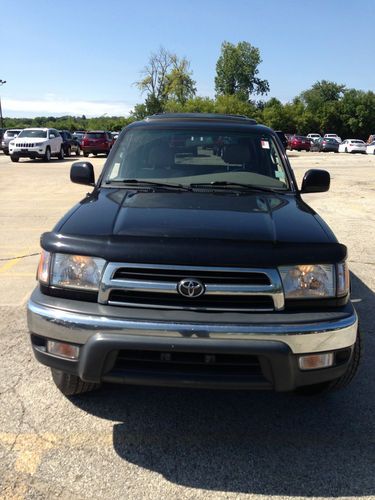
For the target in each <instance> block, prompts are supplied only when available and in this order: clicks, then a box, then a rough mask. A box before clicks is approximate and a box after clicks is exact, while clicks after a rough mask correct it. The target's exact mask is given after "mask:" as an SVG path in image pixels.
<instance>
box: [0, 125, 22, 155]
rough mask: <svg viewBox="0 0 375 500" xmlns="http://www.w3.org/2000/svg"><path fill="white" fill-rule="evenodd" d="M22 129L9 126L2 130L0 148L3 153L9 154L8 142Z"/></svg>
mask: <svg viewBox="0 0 375 500" xmlns="http://www.w3.org/2000/svg"><path fill="white" fill-rule="evenodd" d="M21 131H22V129H21V128H10V129H8V130H6V131H5V132H4V135H3V138H2V140H1V149H2V150H3V152H4V154H6V155H9V142H10V141H11V140H12V139H14V138H15V137H17V136H18V134H19V133H20V132H21Z"/></svg>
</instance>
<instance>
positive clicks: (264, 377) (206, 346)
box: [28, 290, 357, 391]
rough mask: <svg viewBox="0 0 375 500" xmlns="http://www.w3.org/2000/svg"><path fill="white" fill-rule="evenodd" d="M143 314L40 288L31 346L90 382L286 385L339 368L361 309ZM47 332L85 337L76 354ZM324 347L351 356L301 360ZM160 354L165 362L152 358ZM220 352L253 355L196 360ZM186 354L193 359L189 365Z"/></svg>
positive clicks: (331, 375)
mask: <svg viewBox="0 0 375 500" xmlns="http://www.w3.org/2000/svg"><path fill="white" fill-rule="evenodd" d="M72 302H74V306H72ZM57 306H58V307H57ZM128 313H129V314H128ZM139 314H144V317H143V318H141V319H140V318H136V317H132V316H134V310H132V311H131V310H129V311H128V310H127V309H125V308H121V307H113V306H103V305H100V304H88V303H85V302H77V301H69V300H65V299H58V300H56V299H55V298H53V297H46V296H43V295H42V294H41V293H40V292H39V291H38V290H36V291H34V293H33V295H32V297H31V299H30V301H29V303H28V326H29V330H30V332H31V339H32V346H33V350H34V354H35V356H36V357H37V359H38V360H39V361H40V362H42V363H44V364H46V365H47V366H50V367H54V368H57V369H60V370H63V371H66V372H69V373H73V374H76V375H79V377H81V378H82V380H85V381H90V382H101V381H111V382H120V383H121V382H122V383H131V384H144V385H166V386H184V387H208V388H242V389H275V390H278V391H288V390H293V389H295V388H296V387H299V386H303V385H310V384H314V383H319V382H323V381H327V380H333V379H335V378H337V377H339V376H341V375H342V374H343V373H344V372H345V371H346V369H347V365H348V362H349V361H350V356H351V352H352V346H353V345H354V343H355V340H356V336H357V316H356V313H355V311H354V309H353V307H352V306H351V304H349V305H348V306H346V307H345V311H343V312H342V314H336V315H335V317H332V315H331V317H330V315H328V316H327V315H324V314H322V313H320V315H319V314H318V313H317V314H316V318H315V320H313V317H314V315H311V314H310V317H309V318H307V320H306V321H305V322H301V320H300V319H301V318H300V316H299V315H297V316H296V317H295V318H294V316H295V315H291V314H289V315H285V314H283V313H272V314H259V315H253V314H248V315H247V318H249V319H248V322H247V323H245V322H243V318H241V319H242V322H240V320H239V321H238V322H233V323H225V322H218V320H220V315H215V319H216V321H215V322H214V321H213V320H212V317H211V320H210V321H202V320H200V321H196V318H197V317H199V315H198V316H196V315H192V320H191V321H190V322H187V321H186V320H184V321H178V320H176V319H173V320H172V319H170V320H167V317H166V316H165V315H164V317H163V318H162V319H149V318H147V313H145V312H144V311H142V312H141V313H139V311H138V315H139ZM155 314H156V315H157V314H159V313H158V312H155ZM206 315H207V313H206ZM238 316H245V315H244V314H242V315H238ZM262 317H263V320H262ZM283 317H284V319H285V321H284V322H283V321H282V318H283ZM252 318H254V321H252ZM293 319H294V322H293ZM47 339H54V340H60V341H65V342H70V343H73V344H76V345H80V356H79V359H78V360H76V361H72V360H68V359H62V358H59V357H57V356H54V355H51V354H50V353H48V352H47V350H46V340H47ZM324 351H335V352H340V353H341V354H342V353H343V352H344V351H346V354H347V356H346V357H345V356H344V357H343V356H341V357H340V359H341V360H344V361H342V362H337V363H336V362H335V364H334V366H333V367H330V368H325V369H320V370H313V371H301V370H300V369H299V368H298V357H299V355H300V354H309V353H317V352H324ZM124 353H125V354H126V353H127V354H126V356H127V359H128V360H129V353H130V354H135V353H138V354H137V356H138V361H139V357H141V358H142V362H139V363H138V365H137V364H136V365H134V362H133V361H131V362H129V365H127V362H125V363H124V362H122V363H120V362H119V360H120V358H121V356H125V354H124ZM139 353H141V354H139ZM142 353H143V354H146V356H143V354H142ZM159 354H160V356H161V359H164V361H166V363H159V364H158V363H157V362H151V361H150V359H151V358H155V356H157V357H158V355H159ZM223 355H224V356H227V358H228V356H229V358H228V359H237V360H238V359H241V358H242V357H243V356H245V357H246V356H247V358H246V359H250V358H251V360H252V362H253V361H254V360H255V361H256V362H254V363H253V364H252V365H251V367H248V368H246V367H245V368H244V369H241V370H239V369H238V366H235V367H233V370H234V371H233V372H231V369H230V367H229V368H228V367H226V369H225V370H220V369H218V367H217V366H216V367H215V366H214V365H212V366H206V365H205V362H203V363H200V364H199V363H198V361H197V360H198V358H199V356H200V359H204V360H207V363H210V362H212V360H215V359H216V358H217V359H220V358H222V357H223ZM126 356H125V357H126ZM181 356H182V358H183V362H182V364H181V365H179V363H178V362H175V363H174V364H173V363H171V362H170V361H173V358H176V359H177V360H178V359H182V358H181ZM202 356H203V358H202ZM130 357H132V356H130ZM146 358H147V359H146ZM187 358H189V359H190V360H192V361H191V363H190V361H189V363H190V364H189V366H187V364H186V359H187ZM243 359H245V358H243ZM337 359H339V358H337ZM157 361H158V362H159V361H160V359H159V358H158V359H157ZM197 363H198V365H197ZM194 364H195V365H194ZM194 366H195V368H194ZM231 366H232V365H231ZM211 368H212V369H211Z"/></svg>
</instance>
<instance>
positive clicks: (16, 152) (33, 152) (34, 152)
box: [9, 148, 46, 158]
mask: <svg viewBox="0 0 375 500" xmlns="http://www.w3.org/2000/svg"><path fill="white" fill-rule="evenodd" d="M45 152H46V151H45V148H30V149H17V148H13V149H9V153H10V155H11V156H16V157H18V158H43V157H44V154H45Z"/></svg>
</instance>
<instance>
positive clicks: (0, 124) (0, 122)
mask: <svg viewBox="0 0 375 500" xmlns="http://www.w3.org/2000/svg"><path fill="white" fill-rule="evenodd" d="M4 83H6V80H1V79H0V85H4ZM0 127H1V128H4V120H3V111H2V109H1V96H0Z"/></svg>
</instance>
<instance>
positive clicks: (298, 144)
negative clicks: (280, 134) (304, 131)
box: [288, 135, 311, 151]
mask: <svg viewBox="0 0 375 500" xmlns="http://www.w3.org/2000/svg"><path fill="white" fill-rule="evenodd" d="M288 146H289V149H290V150H291V151H293V149H296V150H297V151H302V150H304V151H310V148H311V142H310V139H308V138H307V137H305V136H303V135H292V136H291V137H290V138H289V140H288Z"/></svg>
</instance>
